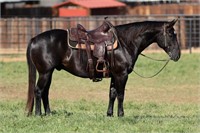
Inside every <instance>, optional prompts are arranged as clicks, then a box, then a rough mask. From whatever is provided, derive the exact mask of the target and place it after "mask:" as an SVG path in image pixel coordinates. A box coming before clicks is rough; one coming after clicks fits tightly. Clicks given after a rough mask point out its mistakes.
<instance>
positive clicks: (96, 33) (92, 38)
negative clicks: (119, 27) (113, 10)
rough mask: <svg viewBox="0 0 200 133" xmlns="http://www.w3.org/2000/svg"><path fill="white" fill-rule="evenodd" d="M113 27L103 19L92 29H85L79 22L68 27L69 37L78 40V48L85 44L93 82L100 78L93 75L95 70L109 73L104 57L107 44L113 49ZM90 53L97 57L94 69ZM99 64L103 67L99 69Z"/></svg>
mask: <svg viewBox="0 0 200 133" xmlns="http://www.w3.org/2000/svg"><path fill="white" fill-rule="evenodd" d="M113 27H114V26H113V25H112V24H111V23H110V22H109V21H107V20H104V22H103V24H102V25H101V26H99V27H98V28H96V29H94V30H86V29H85V28H84V27H83V26H82V25H80V24H77V27H76V28H71V29H70V34H69V39H70V40H72V41H76V42H78V46H79V48H81V44H85V49H86V53H87V57H88V71H89V76H90V79H93V81H94V82H95V81H101V80H102V79H98V78H96V77H95V75H94V71H95V70H96V71H97V72H101V73H106V74H108V73H109V70H108V65H109V63H108V62H106V59H105V58H106V50H108V46H109V47H111V49H110V50H112V51H113V44H114V42H115V40H116V39H115V34H116V33H115V30H114V28H113ZM91 46H92V49H91ZM91 51H93V52H91ZM92 53H93V56H94V57H96V58H98V60H97V63H96V69H94V63H93V62H94V61H93V59H92ZM112 53H113V52H112ZM100 64H101V65H103V69H99V66H100Z"/></svg>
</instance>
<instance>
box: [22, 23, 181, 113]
mask: <svg viewBox="0 0 200 133" xmlns="http://www.w3.org/2000/svg"><path fill="white" fill-rule="evenodd" d="M176 21H177V20H173V21H171V22H167V21H145V22H136V23H130V24H124V25H118V26H115V27H114V28H115V30H116V33H117V37H118V41H119V42H118V47H117V49H115V50H114V66H110V68H109V70H110V71H109V75H110V76H109V77H110V78H111V82H110V92H109V105H108V110H107V116H113V106H114V102H115V99H116V98H117V99H118V116H123V115H124V109H123V101H124V90H125V86H126V82H127V79H128V74H130V73H131V72H132V70H133V68H134V65H135V62H136V60H137V58H138V56H139V55H140V53H141V52H142V51H143V50H144V49H145V48H147V47H148V46H149V45H150V44H152V43H154V42H155V43H157V44H158V46H159V47H160V48H162V49H163V50H164V51H165V52H166V53H167V54H168V55H169V57H170V59H172V60H173V61H178V60H179V58H180V55H181V53H180V47H179V44H178V42H177V37H176V33H175V29H174V28H173V26H174V24H175V23H176ZM67 36H68V32H67V31H66V30H60V29H55V30H50V31H46V32H43V33H41V34H39V35H37V36H36V37H34V38H32V39H31V41H30V43H29V44H28V48H27V62H28V70H29V86H28V99H27V105H26V109H27V111H28V115H30V114H32V111H33V106H34V98H35V102H36V104H35V105H36V106H35V114H36V115H41V100H42V101H43V105H44V110H45V114H49V113H50V107H49V99H48V95H49V87H50V84H51V79H52V73H53V71H54V70H55V69H57V70H61V69H64V70H66V71H68V72H69V73H71V74H73V75H75V76H79V77H82V78H89V72H88V71H87V70H86V68H87V54H86V52H85V51H81V52H80V51H79V50H76V49H72V48H71V47H69V46H68V45H67V39H68V38H67ZM111 53H112V52H111V51H108V53H107V56H108V59H110V60H109V62H110V61H111ZM80 54H81V56H80ZM79 57H82V59H81V60H82V61H80V58H79ZM93 58H94V57H93ZM94 60H95V58H94ZM36 71H37V72H38V73H39V78H38V81H37V84H36ZM101 76H102V74H100V75H99V77H100V78H101Z"/></svg>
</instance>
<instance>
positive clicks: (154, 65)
mask: <svg viewBox="0 0 200 133" xmlns="http://www.w3.org/2000/svg"><path fill="white" fill-rule="evenodd" d="M149 56H152V57H155V58H165V57H166V56H165V55H164V54H149ZM162 65H163V63H159V62H153V61H151V60H148V59H146V58H144V57H141V58H139V60H138V62H137V64H136V67H135V70H136V71H137V72H139V73H141V74H142V75H147V76H148V75H152V74H154V73H155V72H157V71H158V69H159V68H161V67H162ZM108 87H109V79H104V80H103V81H102V82H99V83H93V82H92V81H90V80H89V79H82V78H78V77H75V76H73V75H71V74H69V73H67V72H65V71H55V72H54V75H53V80H52V85H51V89H50V106H51V109H52V114H51V115H50V116H42V117H35V116H31V117H26V115H25V114H24V109H25V102H26V95H27V66H26V62H9V63H5V62H0V120H1V121H0V132H3V133H10V132H11V133H18V132H19V133H34V132H39V133H43V132H46V133H51V132H52V133H63V132H81V133H82V132H86V133H89V132H91V133H101V132H102V133H107V132H115V133H118V132H121V133H123V132H127V133H130V132H131V133H132V132H140V133H144V132H145V133H146V132H160V133H165V132H169V133H175V132H185V133H198V132H200V127H199V125H200V115H199V113H200V112H199V111H200V110H199V109H200V108H199V103H200V91H199V89H200V54H183V55H182V57H181V59H180V61H178V62H177V63H174V62H172V61H171V62H170V63H169V64H168V66H167V67H166V68H165V69H164V70H163V71H162V72H161V74H159V75H158V76H157V77H155V78H152V79H142V78H140V77H138V76H136V75H135V74H134V73H132V74H131V75H130V76H129V80H128V83H127V86H126V92H125V93H126V96H125V102H124V109H125V117H123V118H118V117H116V107H115V110H114V111H115V112H114V115H115V116H114V117H111V118H110V117H106V111H107V106H108V91H109V88H108ZM116 105H117V104H116Z"/></svg>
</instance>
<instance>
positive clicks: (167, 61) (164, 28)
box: [105, 18, 171, 78]
mask: <svg viewBox="0 0 200 133" xmlns="http://www.w3.org/2000/svg"><path fill="white" fill-rule="evenodd" d="M105 20H106V18H105ZM106 23H107V24H108V25H109V27H110V28H111V31H112V32H113V34H114V36H115V38H116V39H117V41H118V43H120V41H119V38H118V36H117V33H116V30H115V28H114V26H113V25H112V24H110V23H108V22H107V21H106ZM166 34H167V33H166V26H165V23H164V27H163V35H164V38H165V40H164V45H165V47H166V46H167V39H166ZM113 52H114V51H112V54H111V56H112V58H114V57H113V56H114V53H113ZM140 55H142V56H143V57H146V58H148V59H151V60H154V61H159V62H165V64H164V65H163V67H162V68H161V69H160V70H159V71H158V72H156V73H155V74H154V75H151V76H143V75H141V74H139V73H137V72H136V71H135V70H134V69H133V71H134V73H135V74H136V75H138V76H140V77H142V78H153V77H155V76H157V75H158V74H159V73H160V72H161V71H162V70H163V69H164V68H165V67H166V66H167V64H168V63H169V61H170V60H171V59H170V58H169V59H154V58H152V57H149V56H146V55H144V54H142V53H140ZM113 63H114V62H113ZM111 64H112V63H111ZM113 65H114V64H113Z"/></svg>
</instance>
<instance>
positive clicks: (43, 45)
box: [28, 29, 68, 72]
mask: <svg viewBox="0 0 200 133" xmlns="http://www.w3.org/2000/svg"><path fill="white" fill-rule="evenodd" d="M67 47H68V46H67V31H66V30H61V29H55V30H49V31H46V32H43V33H41V34H38V35H37V36H35V37H34V38H32V39H31V43H30V44H29V46H28V49H29V51H30V56H31V58H32V61H33V63H34V64H35V66H36V68H37V70H38V71H39V72H46V71H49V70H51V69H53V68H56V67H59V66H58V65H59V64H60V63H61V60H62V57H63V56H64V54H65V52H66V49H67Z"/></svg>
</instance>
